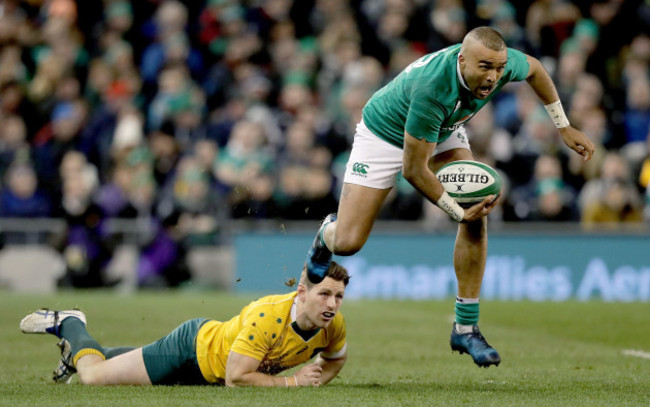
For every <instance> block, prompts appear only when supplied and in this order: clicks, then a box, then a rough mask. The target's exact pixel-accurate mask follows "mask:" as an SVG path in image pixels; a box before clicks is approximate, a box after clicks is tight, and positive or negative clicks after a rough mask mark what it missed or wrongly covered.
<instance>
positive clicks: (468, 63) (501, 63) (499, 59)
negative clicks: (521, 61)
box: [459, 42, 508, 99]
mask: <svg viewBox="0 0 650 407" xmlns="http://www.w3.org/2000/svg"><path fill="white" fill-rule="evenodd" d="M507 61H508V50H507V49H506V48H504V49H503V50H501V51H494V50H492V49H489V48H487V47H485V46H483V45H482V44H481V43H478V42H473V43H472V44H470V45H469V46H468V47H467V48H466V50H465V52H464V53H462V54H461V55H460V57H459V62H460V72H461V74H462V75H463V78H464V79H465V83H466V84H467V87H469V89H470V91H471V92H472V95H473V96H474V97H476V98H478V99H485V98H487V97H488V96H490V94H491V93H492V91H494V88H495V87H496V85H497V82H499V79H501V77H502V76H503V72H504V70H505V68H506V62H507Z"/></svg>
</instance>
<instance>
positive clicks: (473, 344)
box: [449, 322, 501, 367]
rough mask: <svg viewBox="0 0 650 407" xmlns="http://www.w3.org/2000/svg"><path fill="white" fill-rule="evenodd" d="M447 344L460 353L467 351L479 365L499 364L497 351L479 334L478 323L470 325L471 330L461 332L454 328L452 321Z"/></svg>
mask: <svg viewBox="0 0 650 407" xmlns="http://www.w3.org/2000/svg"><path fill="white" fill-rule="evenodd" d="M449 344H450V345H451V350H452V351H458V352H460V354H461V355H462V354H463V353H469V354H470V356H471V357H472V359H474V363H476V364H477V365H478V366H479V367H489V366H490V365H495V366H499V363H501V357H500V356H499V353H498V352H497V350H496V349H494V348H493V347H492V346H490V344H489V343H487V341H486V340H485V338H484V337H483V335H481V331H480V330H479V329H478V325H474V326H473V327H472V332H468V333H465V334H461V333H458V331H457V330H456V323H455V322H454V326H453V328H452V329H451V338H450V339H449Z"/></svg>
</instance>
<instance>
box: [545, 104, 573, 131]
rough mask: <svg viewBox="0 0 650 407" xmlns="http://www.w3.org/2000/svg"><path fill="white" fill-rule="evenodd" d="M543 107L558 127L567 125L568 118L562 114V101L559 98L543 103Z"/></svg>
mask: <svg viewBox="0 0 650 407" xmlns="http://www.w3.org/2000/svg"><path fill="white" fill-rule="evenodd" d="M544 109H546V111H547V112H548V115H549V116H551V119H553V124H555V127H557V128H558V129H563V128H565V127H567V126H568V125H569V119H567V117H566V115H565V114H564V109H563V108H562V102H560V101H559V100H558V101H556V102H553V103H549V104H548V105H544Z"/></svg>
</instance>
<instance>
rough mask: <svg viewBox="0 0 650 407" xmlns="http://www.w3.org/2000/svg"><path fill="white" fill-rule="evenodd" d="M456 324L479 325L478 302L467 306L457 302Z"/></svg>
mask: <svg viewBox="0 0 650 407" xmlns="http://www.w3.org/2000/svg"><path fill="white" fill-rule="evenodd" d="M456 323H457V324H459V325H476V324H478V302H475V303H471V304H465V303H462V302H458V301H456Z"/></svg>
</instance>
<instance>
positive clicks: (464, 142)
mask: <svg viewBox="0 0 650 407" xmlns="http://www.w3.org/2000/svg"><path fill="white" fill-rule="evenodd" d="M454 148H465V149H467V150H469V149H470V147H469V140H468V139H467V132H466V130H465V127H464V126H460V127H459V128H458V129H457V130H455V131H454V132H453V133H452V134H451V135H450V136H449V137H448V138H447V140H445V141H443V142H442V143H440V144H438V145H437V146H436V149H435V150H434V152H433V155H434V156H435V155H436V154H440V153H444V152H445V151H449V150H453V149H454ZM403 156H404V150H402V149H401V148H397V147H395V146H394V145H392V144H390V143H389V142H387V141H384V140H383V139H381V138H379V137H377V136H376V135H374V134H373V133H372V132H371V131H370V129H368V127H367V126H366V125H365V123H364V122H363V120H361V121H360V122H359V123H358V124H357V129H356V133H355V135H354V142H353V143H352V151H351V152H350V159H349V160H348V164H347V166H346V168H345V176H344V177H343V182H347V183H349V184H356V185H362V186H365V187H370V188H377V189H388V188H392V187H393V186H394V185H395V180H396V177H397V174H399V172H400V171H401V170H402V157H403Z"/></svg>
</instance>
